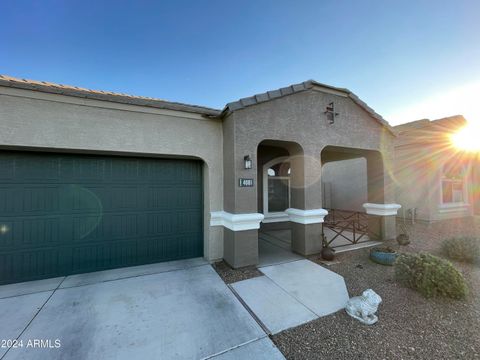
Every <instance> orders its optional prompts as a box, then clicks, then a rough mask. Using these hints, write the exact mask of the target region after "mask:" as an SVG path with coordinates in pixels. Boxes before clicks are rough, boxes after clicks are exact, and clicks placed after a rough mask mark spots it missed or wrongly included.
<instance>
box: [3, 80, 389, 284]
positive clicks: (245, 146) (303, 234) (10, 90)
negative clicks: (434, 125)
mask: <svg viewBox="0 0 480 360" xmlns="http://www.w3.org/2000/svg"><path fill="white" fill-rule="evenodd" d="M0 128H1V131H0V146H1V151H0V166H1V171H0V239H1V241H0V283H11V282H19V281H26V280H35V279H40V278H47V277H55V276H60V275H66V274H74V273H83V272H90V271H96V270H102V269H110V268H115V267H123V266H133V265H139V264H146V263H154V262H161V261H167V260H175V259H184V258H190V257H198V256H202V257H204V258H206V259H207V260H209V261H215V260H219V259H224V260H225V261H226V262H228V263H229V264H230V265H231V266H233V267H242V266H247V265H255V264H257V262H258V231H259V229H260V228H261V227H262V226H275V225H279V226H280V225H282V224H288V225H289V226H290V228H291V231H292V245H291V247H292V250H293V251H295V252H297V253H299V254H303V255H308V254H312V253H316V252H319V251H320V250H321V247H322V222H323V219H324V217H325V215H326V214H327V210H325V208H326V207H327V206H325V204H324V202H325V201H326V200H325V196H324V195H323V194H322V190H323V189H324V188H325V184H324V183H322V176H323V175H322V166H325V165H327V164H328V163H330V162H332V163H333V162H338V161H339V160H351V159H356V158H362V159H364V165H365V171H364V175H362V176H364V177H365V179H366V182H367V183H366V185H365V190H366V195H365V198H364V201H366V202H367V203H366V204H362V207H364V208H365V209H366V213H367V214H368V216H369V217H371V218H372V219H374V218H375V221H372V222H371V226H372V229H371V230H372V233H373V232H375V234H376V237H377V238H378V239H380V240H382V239H383V240H384V239H392V238H394V237H395V215H396V213H397V209H398V205H395V204H394V200H395V189H394V187H393V180H392V176H391V171H390V167H389V166H390V164H391V163H392V161H393V147H394V139H395V136H394V131H393V129H392V128H391V127H390V126H389V124H388V123H387V122H386V121H385V120H384V119H383V118H382V117H381V116H380V115H378V114H377V113H375V112H374V111H373V110H372V109H371V108H369V107H368V106H367V105H366V104H365V103H364V102H362V101H361V100H360V99H359V98H358V97H357V96H356V95H355V94H353V93H352V92H351V91H349V90H348V89H343V88H337V87H333V86H329V85H325V84H321V83H318V82H316V81H312V80H309V81H305V82H303V83H299V84H295V85H291V86H288V87H285V88H281V89H277V90H273V91H268V92H265V93H262V94H257V95H254V96H251V97H248V98H244V99H240V100H238V101H234V102H231V103H228V104H227V105H226V106H225V107H224V108H223V110H217V109H211V108H208V107H203V106H196V105H187V104H181V103H176V102H169V101H164V100H159V99H153V98H145V97H139V96H131V95H126V94H118V93H112V92H107V91H96V90H89V89H83V88H79V87H75V86H66V85H59V84H53V83H49V82H44V81H32V80H24V79H18V78H12V77H9V76H0ZM329 181H330V182H335V179H332V178H330V180H329ZM362 210H363V209H362ZM373 227H376V228H375V229H373Z"/></svg>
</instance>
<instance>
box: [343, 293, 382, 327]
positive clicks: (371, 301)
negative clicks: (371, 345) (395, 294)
mask: <svg viewBox="0 0 480 360" xmlns="http://www.w3.org/2000/svg"><path fill="white" fill-rule="evenodd" d="M381 302H382V298H381V297H380V296H379V295H378V294H377V293H376V292H375V291H373V290H372V289H367V290H365V291H364V292H363V293H362V295H361V296H355V297H352V298H351V299H350V300H348V301H347V306H345V311H346V312H347V314H348V315H350V316H351V317H353V318H354V319H357V320H358V321H360V322H361V323H363V324H366V325H373V324H375V323H376V322H377V321H378V317H377V316H376V315H375V313H376V312H377V309H378V305H380V303H381Z"/></svg>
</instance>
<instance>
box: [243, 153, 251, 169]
mask: <svg viewBox="0 0 480 360" xmlns="http://www.w3.org/2000/svg"><path fill="white" fill-rule="evenodd" d="M243 162H244V165H245V169H251V168H252V159H251V158H250V155H245V156H244V157H243Z"/></svg>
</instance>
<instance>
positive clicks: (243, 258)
mask: <svg viewBox="0 0 480 360" xmlns="http://www.w3.org/2000/svg"><path fill="white" fill-rule="evenodd" d="M234 119H235V114H232V115H230V116H228V117H226V118H225V119H224V122H223V154H224V157H223V172H224V206H223V211H221V212H217V213H216V214H212V221H213V224H214V225H216V226H223V258H224V260H225V261H226V262H227V263H228V264H230V265H231V266H232V267H234V268H239V267H244V266H249V265H256V264H258V229H259V227H260V222H261V221H262V220H263V214H259V213H258V209H257V191H258V188H257V187H258V179H257V166H258V161H257V143H256V142H255V141H253V140H251V137H249V136H247V135H246V134H242V133H237V131H236V130H235V126H236V125H235V120H234ZM247 155H248V156H250V158H251V160H252V168H251V169H245V163H244V157H245V156H247ZM241 179H248V181H246V182H244V183H243V185H246V186H241V185H240V180H241ZM249 181H251V184H250V183H249Z"/></svg>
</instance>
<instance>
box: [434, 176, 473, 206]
mask: <svg viewBox="0 0 480 360" xmlns="http://www.w3.org/2000/svg"><path fill="white" fill-rule="evenodd" d="M467 178H468V176H466V175H465V176H463V177H462V179H449V178H446V177H445V175H444V172H443V167H442V172H441V176H440V202H439V208H440V209H444V211H445V212H447V211H448V212H449V211H456V210H465V208H468V207H469V206H470V204H469V203H468V182H467ZM444 180H449V181H461V182H462V187H463V201H461V202H443V181H444Z"/></svg>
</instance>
